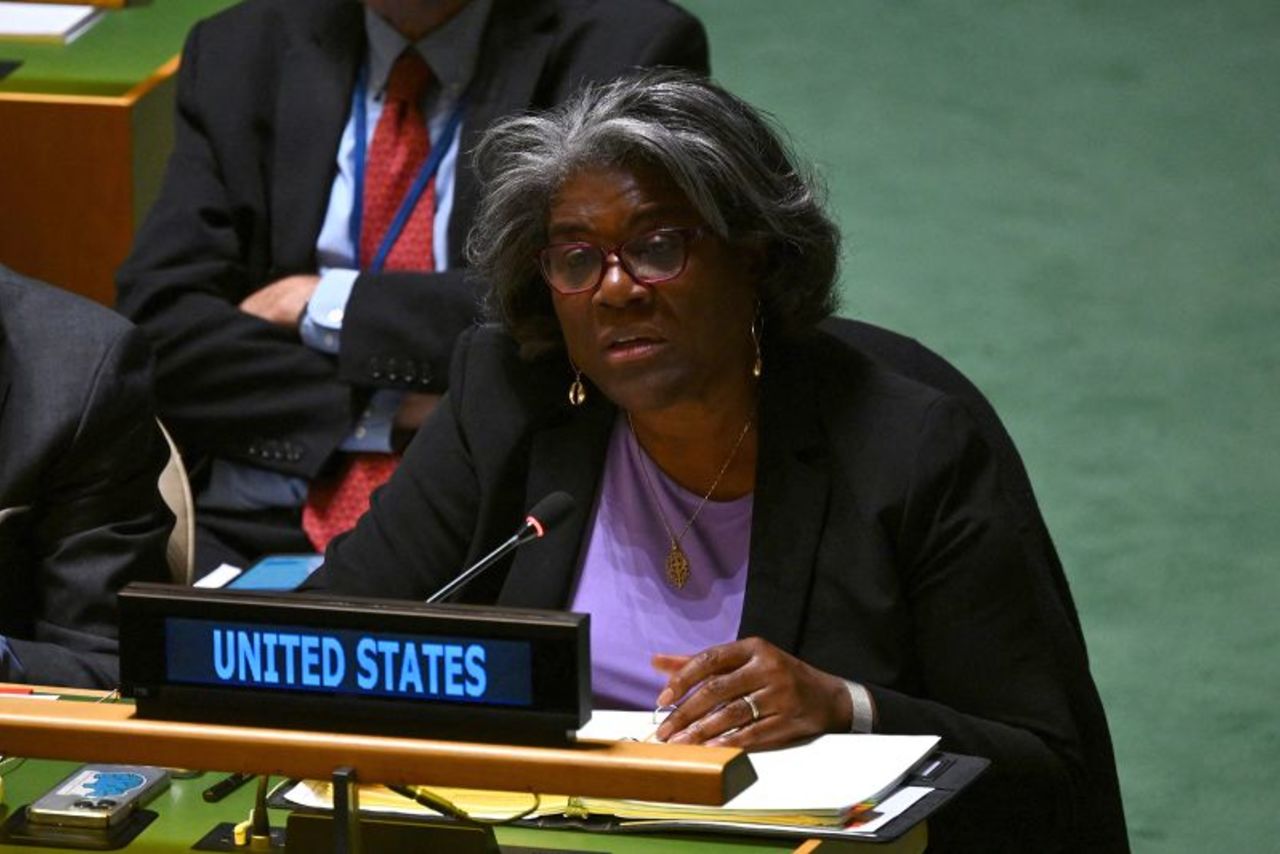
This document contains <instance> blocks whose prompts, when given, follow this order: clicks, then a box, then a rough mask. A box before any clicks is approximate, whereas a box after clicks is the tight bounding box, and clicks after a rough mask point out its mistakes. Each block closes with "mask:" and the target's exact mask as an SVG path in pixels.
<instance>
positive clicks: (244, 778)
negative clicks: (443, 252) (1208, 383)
mask: <svg viewBox="0 0 1280 854" xmlns="http://www.w3.org/2000/svg"><path fill="white" fill-rule="evenodd" d="M253 776H254V775H252V774H241V773H240V772H238V771H237V772H236V773H234V774H230V775H228V776H226V777H223V778H222V779H221V780H219V781H218V782H216V783H214V784H213V785H212V786H210V787H209V788H207V789H205V790H204V793H203V794H202V795H201V797H202V798H204V799H205V800H206V801H208V802H209V803H211V804H216V803H217V802H218V801H220V800H222V799H223V798H225V797H226V796H227V795H229V794H231V793H232V792H234V791H235V790H236V789H238V788H240V787H241V786H243V785H244V784H245V783H247V782H249V781H250V780H252V779H253Z"/></svg>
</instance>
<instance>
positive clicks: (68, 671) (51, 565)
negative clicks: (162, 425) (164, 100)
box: [0, 267, 173, 687]
mask: <svg viewBox="0 0 1280 854" xmlns="http://www.w3.org/2000/svg"><path fill="white" fill-rule="evenodd" d="M149 360H150V355H149V353H148V350H147V346H146V342H145V341H144V340H143V337H142V335H141V333H139V332H138V331H137V330H136V329H134V328H133V327H132V326H130V324H129V323H128V322H126V321H125V320H124V319H122V318H121V317H119V316H118V315H115V314H113V313H112V312H110V311H108V310H106V309H104V308H102V307H101V306H98V305H95V304H93V303H90V302H88V301H87V300H84V299H81V298H80V297H76V296H73V295H71V294H69V293H67V292H65V291H61V290H58V289H57V288H52V287H50V286H48V285H44V284H40V283H38V282H34V281H31V280H30V279H24V278H21V277H19V276H17V275H16V274H14V273H13V272H11V271H9V270H7V269H5V268H4V267H0V635H4V636H6V637H7V638H8V640H9V645H10V647H11V648H12V649H13V651H14V652H15V654H16V655H17V657H18V659H19V661H20V662H21V663H22V666H23V668H24V669H25V671H26V673H25V677H24V679H25V681H28V682H35V683H44V684H50V685H83V686H88V687H115V685H116V684H117V675H116V673H117V664H116V603H115V594H116V591H117V590H119V589H120V588H121V587H122V586H124V585H125V584H126V583H128V582H129V581H132V580H149V581H164V580H166V579H167V578H168V572H167V570H166V568H165V543H166V541H167V540H168V536H169V531H170V530H171V529H172V528H173V515H172V514H171V513H170V512H169V510H168V509H167V508H166V507H165V505H164V503H163V501H162V500H161V498H160V492H159V489H158V488H157V485H156V484H157V480H158V478H159V476H160V470H161V469H162V468H163V467H164V464H165V461H166V460H167V459H168V455H169V451H168V446H167V445H166V444H165V442H164V439H163V437H161V435H160V433H159V431H158V429H157V427H156V423H155V415H154V410H153V409H152V405H151V387H150V364H149Z"/></svg>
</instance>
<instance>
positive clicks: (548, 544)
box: [314, 73, 1124, 850]
mask: <svg viewBox="0 0 1280 854" xmlns="http://www.w3.org/2000/svg"><path fill="white" fill-rule="evenodd" d="M476 158H477V164H478V172H479V174H480V175H481V176H482V179H483V180H484V182H485V187H486V195H485V199H484V202H483V205H482V209H481V211H480V214H479V218H478V221H477V225H476V227H475V229H474V230H473V232H472V235H471V239H470V243H469V251H470V254H471V256H472V258H473V260H474V262H475V264H476V266H477V267H478V268H479V269H480V270H481V271H482V272H483V273H485V274H487V275H488V276H489V277H490V280H491V281H493V282H496V283H498V284H497V286H496V291H495V293H494V294H493V297H492V304H493V309H494V313H495V315H496V317H497V318H498V320H499V321H500V323H501V327H500V328H499V327H484V328H481V329H477V330H475V331H474V332H473V333H470V334H468V335H467V336H466V337H464V339H463V340H462V341H461V342H460V344H459V347H458V350H457V353H456V355H455V359H454V365H453V376H452V379H451V384H450V392H449V397H448V405H447V406H442V408H441V410H440V411H439V413H438V414H437V415H436V416H435V417H434V418H433V420H432V421H431V422H430V423H429V424H428V425H427V426H426V427H425V428H424V430H423V431H422V433H421V434H420V435H419V436H418V438H417V439H416V440H415V442H414V443H413V445H412V446H411V448H410V449H409V451H408V453H407V455H406V457H405V460H404V463H403V464H402V466H401V467H400V469H399V471H398V472H397V474H396V476H395V477H394V478H393V479H392V481H391V482H390V483H389V484H388V485H387V487H386V488H385V489H383V490H382V491H380V492H379V493H378V494H377V495H376V496H375V500H374V503H373V507H372V509H371V511H370V512H369V514H368V515H366V516H365V518H364V519H363V520H362V521H361V522H360V524H359V525H358V527H357V528H356V530H355V531H354V532H353V533H352V534H351V535H349V536H348V537H346V538H344V539H342V540H339V541H337V542H336V543H335V544H334V546H333V547H332V548H331V549H330V551H329V553H328V555H327V558H326V563H325V566H324V568H323V570H321V572H320V573H318V575H317V576H316V578H315V582H314V586H319V587H325V588H329V589H335V590H340V591H343V592H346V593H352V594H361V595H378V596H393V597H405V598H423V597H425V596H427V595H429V594H430V593H431V592H432V591H434V590H435V589H437V588H438V587H440V586H441V585H443V584H444V583H445V582H446V581H448V580H449V576H450V574H451V573H452V572H456V571H457V570H458V568H460V567H462V566H465V565H467V564H468V563H469V562H471V561H472V560H474V559H476V558H477V557H479V556H480V555H482V554H484V553H485V552H486V551H488V550H489V549H490V548H492V547H493V546H494V545H496V544H497V543H498V542H500V541H501V540H503V539H505V538H506V536H508V534H509V532H510V531H511V530H513V529H514V528H515V527H516V525H517V524H518V523H519V521H520V520H521V519H522V513H523V510H524V509H525V508H526V507H527V506H529V505H530V504H532V503H533V502H534V501H536V500H537V499H539V498H541V497H542V496H543V495H545V494H547V493H549V492H551V491H554V490H565V491H567V492H569V493H570V494H571V495H573V496H575V498H576V499H577V507H576V509H575V511H574V514H573V515H572V516H571V517H570V519H569V520H568V521H567V522H565V523H564V524H563V525H561V526H560V527H559V528H558V529H556V530H553V531H552V532H550V533H548V535H547V537H546V538H545V539H544V540H541V541H538V542H536V543H534V544H531V545H529V546H527V547H525V549H524V550H523V551H521V552H519V553H518V554H517V556H516V557H515V558H514V560H513V561H512V562H511V564H510V567H509V569H508V570H507V571H506V572H505V573H502V572H497V573H494V574H492V575H490V576H487V577H486V578H484V579H482V580H481V581H479V582H478V583H477V584H476V585H475V586H474V587H473V588H471V589H470V591H469V594H468V598H470V599H472V600H476V601H496V602H498V603H500V604H509V605H515V606H535V607H546V608H568V609H571V610H575V611H586V612H589V613H591V614H592V621H591V625H592V638H591V642H592V679H593V690H594V692H595V695H596V703H597V705H600V706H604V705H608V706H624V707H632V708H647V707H652V706H653V705H654V704H655V703H657V704H667V703H674V702H677V701H678V702H679V708H678V709H677V710H676V711H675V712H674V713H673V714H672V715H671V716H670V717H669V718H668V719H667V721H666V723H665V724H664V725H663V727H662V728H661V729H660V731H659V735H660V737H662V738H665V739H667V740H669V741H672V742H680V743H703V742H709V743H715V744H727V745H735V746H742V747H764V746H771V745H779V744H785V743H790V742H794V741H796V740H798V739H802V738H805V737H807V736H811V735H814V734H816V733H821V732H840V731H845V732H847V731H850V730H853V731H862V732H865V731H875V732H885V733H936V734H939V735H941V736H942V740H943V746H944V747H945V748H946V749H949V750H953V751H958V752H965V753H973V754H977V755H981V756H985V757H988V758H990V759H991V760H992V763H993V764H992V769H991V771H990V772H989V774H988V775H987V779H986V781H985V782H984V783H980V784H979V785H978V786H977V787H975V789H974V791H973V792H972V793H971V794H969V795H967V796H966V797H965V798H964V799H963V801H962V803H963V805H962V806H959V807H957V809H956V810H954V811H953V813H954V814H953V815H944V816H942V817H940V818H939V819H938V820H937V821H936V822H934V823H933V824H932V825H931V828H932V831H933V832H932V834H931V835H932V837H933V842H934V843H935V844H937V843H939V842H942V843H944V844H945V843H947V842H950V843H952V844H954V845H957V846H960V847H964V846H978V847H980V848H981V850H993V849H995V848H1000V847H1009V848H1011V849H1013V850H1051V849H1052V848H1054V847H1056V846H1064V847H1070V846H1073V845H1082V844H1084V843H1083V841H1082V840H1083V839H1084V836H1082V835H1081V834H1085V833H1093V834H1095V835H1094V837H1093V839H1092V840H1091V847H1092V848H1093V849H1094V850H1098V848H1099V843H1100V841H1104V842H1107V843H1111V844H1114V845H1115V846H1116V847H1119V848H1123V847H1124V843H1123V841H1122V839H1121V840H1119V841H1117V840H1116V839H1115V838H1114V834H1113V836H1112V838H1111V839H1109V840H1108V839H1107V834H1108V832H1109V830H1108V829H1105V828H1104V829H1103V831H1101V832H1096V828H1094V827H1091V826H1090V825H1089V820H1090V819H1089V818H1088V817H1087V816H1086V815H1085V813H1086V811H1089V810H1092V809H1093V807H1094V806H1095V805H1094V804H1091V803H1090V801H1089V798H1090V797H1091V795H1090V789H1091V786H1090V785H1089V772H1088V770H1087V769H1086V768H1085V767H1084V765H1085V763H1084V761H1083V759H1082V748H1081V744H1080V737H1079V733H1078V731H1077V726H1076V721H1075V720H1074V719H1073V715H1072V712H1071V708H1072V703H1071V698H1070V697H1069V696H1068V695H1069V693H1070V689H1069V688H1068V686H1069V685H1072V684H1077V682H1076V681H1073V678H1072V677H1073V675H1074V674H1075V673H1077V672H1084V668H1085V664H1084V659H1083V655H1082V654H1080V651H1079V650H1076V651H1075V652H1074V653H1072V654H1069V655H1064V654H1063V650H1062V649H1061V645H1060V644H1059V643H1057V642H1056V640H1055V639H1056V638H1059V637H1061V636H1062V632H1060V631H1058V629H1060V628H1061V625H1060V624H1061V623H1062V622H1063V620H1064V619H1065V617H1064V616H1063V614H1062V611H1061V609H1060V608H1058V607H1055V606H1054V605H1053V604H1052V603H1050V602H1048V601H1047V600H1046V598H1045V594H1044V590H1043V588H1042V587H1041V586H1040V585H1038V584H1037V582H1035V581H1034V580H1033V575H1034V574H1033V573H1031V572H1028V571H1026V569H1025V565H1024V564H1025V557H1024V555H1023V553H1022V550H1021V546H1020V544H1019V540H1018V537H1017V535H1016V531H1015V530H1014V527H1015V526H1014V524H1013V522H1012V519H1011V516H1010V513H1009V509H1008V507H1007V501H1006V497H1005V496H1004V495H1003V494H1002V493H1001V491H1000V488H999V485H998V479H997V476H996V471H995V466H994V464H993V462H992V460H991V456H990V454H989V453H988V450H987V448H986V447H985V446H984V445H983V443H982V441H981V440H980V439H979V437H978V434H977V432H976V430H975V428H974V426H973V424H972V423H971V422H970V421H969V419H968V417H967V416H966V415H965V411H964V409H963V408H962V407H961V406H960V405H958V404H957V403H956V402H955V401H954V400H951V399H949V398H948V397H946V396H945V395H943V394H941V393H940V392H937V391H935V390H933V389H930V388H927V387H925V386H921V385H918V384H915V383H913V382H911V381H909V380H907V379H905V378H903V377H900V376H897V375H895V374H893V373H890V372H888V371H886V370H884V369H882V368H879V367H877V366H876V365H875V364H874V363H873V362H871V361H870V360H869V359H868V358H867V357H865V356H864V355H862V354H861V353H859V352H858V351H856V350H854V349H853V348H851V347H849V346H848V345H845V344H841V343H839V342H838V341H836V340H835V339H834V338H831V337H829V336H827V335H825V334H822V333H820V332H818V331H816V329H815V326H816V324H817V322H818V321H819V320H821V319H822V318H824V317H826V316H827V315H828V314H829V313H830V312H831V310H832V305H833V301H834V300H833V292H834V290H833V289H834V280H835V271H836V259H837V255H838V236H837V233H836V230H835V228H834V227H833V225H832V224H831V222H830V221H829V220H828V218H827V217H826V215H825V214H824V213H823V211H822V209H821V207H820V205H819V204H818V202H817V201H816V199H815V197H814V194H813V192H812V190H811V188H810V185H809V183H808V181H806V179H805V178H804V177H803V176H802V175H801V174H800V173H799V171H798V170H797V168H796V167H795V166H794V165H793V160H792V158H791V156H790V155H789V154H788V152H787V151H786V149H785V147H784V146H783V144H782V143H781V142H780V140H779V139H778V136H777V135H776V134H775V133H774V132H773V131H772V130H771V129H770V127H769V126H768V124H767V123H766V122H765V121H763V120H762V118H761V117H760V116H759V115H758V114H757V113H756V112H755V111H754V110H752V109H751V108H750V107H749V106H748V105H746V104H744V103H743V102H741V101H739V100H738V99H736V98H734V97H733V96H732V95H730V94H728V93H727V92H725V91H724V90H722V89H720V88H719V87H717V86H715V85H714V84H711V83H708V82H706V81H702V80H699V79H696V78H693V77H690V76H684V75H679V74H674V73H665V74H656V75H655V74H649V75H645V76H639V77H635V78H632V79H627V80H622V81H619V82H617V83H615V84H612V85H610V86H607V87H602V88H595V89H591V90H588V91H586V92H585V93H584V94H582V95H581V96H580V97H578V98H577V99H575V100H573V101H572V102H571V103H569V104H567V105H565V106H563V107H562V108H559V109H557V110H555V111H554V112H551V113H547V114H542V115H535V116H528V117H521V118H515V119H511V120H509V121H506V122H504V123H502V124H500V125H498V126H497V127H495V128H494V129H493V130H492V131H491V132H490V133H489V134H488V135H487V136H486V137H485V138H484V141H483V142H482V143H481V145H480V147H479V149H478V150H477V153H476ZM1085 675H1087V673H1086V674H1085ZM1085 681H1086V682H1087V679H1086V680H1085ZM1095 815H1096V811H1095ZM1095 823H1096V822H1095ZM1120 833H1121V834H1122V833H1123V831H1122V829H1121V830H1120ZM1101 847H1106V845H1105V844H1103V845H1101Z"/></svg>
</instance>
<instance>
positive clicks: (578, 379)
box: [569, 360, 587, 406]
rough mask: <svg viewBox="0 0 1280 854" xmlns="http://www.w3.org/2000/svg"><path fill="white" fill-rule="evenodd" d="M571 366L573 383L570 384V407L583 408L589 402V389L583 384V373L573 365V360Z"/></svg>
mask: <svg viewBox="0 0 1280 854" xmlns="http://www.w3.org/2000/svg"><path fill="white" fill-rule="evenodd" d="M569 364H570V366H572V367H573V382H571V383H570V384H569V405H570V406H581V405H582V404H584V403H586V402H587V389H586V387H585V386H583V384H582V371H581V370H579V368H578V366H577V365H575V364H573V361H572V360H570V362H569Z"/></svg>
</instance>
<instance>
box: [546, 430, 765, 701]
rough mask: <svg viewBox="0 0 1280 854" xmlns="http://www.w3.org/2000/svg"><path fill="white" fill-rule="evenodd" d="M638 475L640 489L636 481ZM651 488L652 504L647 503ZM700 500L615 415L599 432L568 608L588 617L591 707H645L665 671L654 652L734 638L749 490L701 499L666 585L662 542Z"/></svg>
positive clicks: (743, 578)
mask: <svg viewBox="0 0 1280 854" xmlns="http://www.w3.org/2000/svg"><path fill="white" fill-rule="evenodd" d="M641 466H644V471H647V472H648V475H649V482H650V483H652V484H653V489H652V490H650V489H649V487H648V486H646V485H645V481H644V472H642V471H641ZM654 493H657V501H658V505H655V503H654ZM701 501H702V496H701V495H695V494H694V493H692V492H689V491H688V490H686V489H684V488H683V487H682V486H680V485H679V484H677V483H675V482H674V481H673V480H671V479H670V478H668V477H667V476H666V475H665V474H663V473H662V470H661V469H659V468H658V466H657V465H656V464H654V462H653V460H651V459H649V456H648V455H647V454H645V452H644V450H643V449H642V448H641V447H640V443H639V442H638V441H636V437H635V434H634V433H632V432H631V428H630V426H629V425H628V424H627V420H626V418H625V417H619V419H618V421H617V423H615V424H614V428H613V433H612V435H611V436H610V438H609V449H608V452H607V454H606V455H605V467H604V476H603V478H602V479H601V486H600V491H599V493H598V495H597V496H596V502H595V506H594V508H593V509H592V514H591V520H590V522H589V524H588V525H587V534H586V538H587V539H586V548H585V549H584V550H583V557H582V564H581V566H580V567H579V570H578V579H577V584H576V586H575V589H574V592H573V597H572V599H571V600H570V603H569V610H571V611H578V612H585V613H589V614H590V615H591V687H592V694H593V699H594V705H595V707H596V708H602V709H651V708H653V706H654V703H655V701H656V700H657V697H658V692H659V691H661V690H662V686H663V685H665V684H666V676H665V675H664V674H662V673H659V672H658V671H656V670H654V669H653V667H652V666H651V665H650V663H649V659H650V657H651V656H652V655H653V654H654V653H658V652H665V653H674V654H685V655H687V654H692V653H696V652H700V651H702V650H703V649H706V648H707V647H709V646H714V645H715V644H720V643H725V642H727V641H731V640H733V639H734V638H736V637H737V636H738V623H739V621H740V620H741V618H742V598H743V594H744V592H745V591H746V586H747V560H748V552H749V549H750V541H751V508H752V496H751V495H746V496H744V497H742V498H738V499H735V500H733V501H708V502H707V504H706V506H705V507H703V508H702V512H701V513H699V514H698V518H697V521H695V522H694V523H693V527H691V528H690V529H689V532H688V533H687V534H685V535H684V537H683V538H681V540H680V545H681V547H682V548H683V549H684V552H685V554H686V555H688V557H689V564H690V572H689V580H688V582H686V584H685V586H684V587H683V588H682V589H680V590H677V589H675V588H674V587H672V586H671V585H670V584H668V583H667V580H666V568H665V562H666V557H667V551H668V549H669V548H670V543H671V541H670V538H669V537H668V536H667V532H666V529H665V528H664V527H663V525H662V518H661V517H660V516H659V513H658V506H660V507H661V512H662V514H663V515H665V517H666V520H667V523H668V524H669V525H670V526H671V529H672V530H673V531H675V533H676V534H679V533H680V532H681V531H682V530H683V529H684V526H685V524H686V523H687V522H688V520H689V517H690V516H691V515H693V513H694V511H695V510H697V508H698V504H699V503H701Z"/></svg>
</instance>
